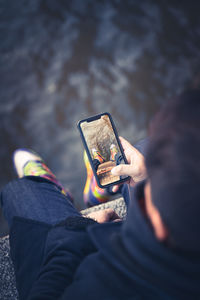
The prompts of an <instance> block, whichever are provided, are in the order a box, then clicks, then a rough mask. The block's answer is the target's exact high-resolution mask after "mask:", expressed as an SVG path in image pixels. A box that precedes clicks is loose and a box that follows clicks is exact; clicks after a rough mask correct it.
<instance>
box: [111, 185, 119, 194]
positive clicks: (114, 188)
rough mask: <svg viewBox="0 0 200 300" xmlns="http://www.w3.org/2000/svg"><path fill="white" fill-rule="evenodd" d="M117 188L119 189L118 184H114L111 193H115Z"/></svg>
mask: <svg viewBox="0 0 200 300" xmlns="http://www.w3.org/2000/svg"><path fill="white" fill-rule="evenodd" d="M118 190H119V185H114V186H113V187H112V192H113V193H116V192H117V191H118Z"/></svg>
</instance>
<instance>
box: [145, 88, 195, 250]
mask: <svg viewBox="0 0 200 300" xmlns="http://www.w3.org/2000/svg"><path fill="white" fill-rule="evenodd" d="M150 135H151V138H150V144H149V146H148V149H147V156H146V166H147V173H148V177H149V181H150V186H151V198H152V204H153V206H154V207H155V208H156V209H157V210H158V211H159V214H160V216H161V220H162V222H163V224H164V225H165V226H166V228H167V230H168V234H169V237H170V239H171V240H172V242H173V244H174V245H175V246H176V247H177V248H179V249H181V250H183V251H192V252H196V251H198V252H199V251H200V91H189V92H186V93H184V94H182V95H181V96H179V97H177V98H176V99H173V100H172V101H170V102H168V103H167V104H166V105H165V106H164V107H163V108H162V109H161V111H160V112H159V113H158V114H157V116H156V118H155V119H154V121H153V123H152V125H151V127H150ZM166 234H167V232H166Z"/></svg>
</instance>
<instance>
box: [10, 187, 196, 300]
mask: <svg viewBox="0 0 200 300" xmlns="http://www.w3.org/2000/svg"><path fill="white" fill-rule="evenodd" d="M142 197H143V186H142V185H139V186H138V187H137V189H136V191H135V197H134V199H133V200H132V201H131V203H130V206H129V210H128V216H127V219H126V221H125V222H124V223H123V222H119V223H105V224H94V223H95V222H93V221H92V220H90V219H84V218H81V217H80V218H79V217H74V218H68V219H67V220H66V221H65V222H63V223H62V224H59V225H57V226H50V225H47V224H44V223H39V222H34V221H30V220H27V219H22V218H15V220H14V223H13V226H12V230H11V234H10V243H11V255H12V259H13V261H14V266H15V271H16V279H17V287H18V290H19V295H20V299H29V300H30V299H31V300H33V299H42V300H45V299H62V300H64V299H73V300H76V299H87V300H89V299H92V300H93V299H96V300H98V299H101V300H112V299H200V281H199V279H200V257H194V256H192V255H186V254H182V253H180V252H178V251H176V250H174V249H171V248H170V247H168V246H166V245H164V244H161V243H160V242H158V241H157V240H156V238H155V236H154V234H153V231H152V228H151V225H150V223H149V221H148V219H147V218H146V216H145V215H144V214H143V212H142V209H141V207H140V203H139V202H140V200H139V199H141V198H142Z"/></svg>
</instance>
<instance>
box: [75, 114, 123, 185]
mask: <svg viewBox="0 0 200 300" xmlns="http://www.w3.org/2000/svg"><path fill="white" fill-rule="evenodd" d="M79 129H80V131H81V132H82V138H83V139H84V144H85V146H86V149H87V152H88V156H90V158H89V159H90V163H91V164H92V168H93V171H94V172H95V176H96V178H97V183H98V182H99V183H100V186H102V187H105V186H109V185H113V184H116V183H119V182H120V181H125V180H126V179H127V178H128V177H127V176H114V175H112V173H111V170H112V168H113V167H115V166H117V165H120V164H124V163H126V158H125V156H124V153H123V150H122V148H121V147H120V145H119V139H118V137H117V133H116V129H115V127H114V123H113V121H112V119H111V116H110V115H109V114H108V113H105V114H101V115H98V116H95V117H92V118H89V119H86V120H83V121H80V122H79Z"/></svg>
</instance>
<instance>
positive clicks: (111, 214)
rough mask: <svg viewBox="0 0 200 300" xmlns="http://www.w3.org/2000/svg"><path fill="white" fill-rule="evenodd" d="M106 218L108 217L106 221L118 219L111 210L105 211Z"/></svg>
mask: <svg viewBox="0 0 200 300" xmlns="http://www.w3.org/2000/svg"><path fill="white" fill-rule="evenodd" d="M107 216H108V219H107V220H108V221H114V220H116V219H119V216H118V214H117V213H116V212H115V210H114V209H112V208H108V210H107Z"/></svg>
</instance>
